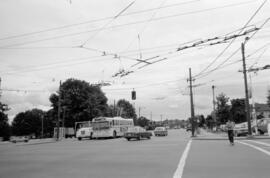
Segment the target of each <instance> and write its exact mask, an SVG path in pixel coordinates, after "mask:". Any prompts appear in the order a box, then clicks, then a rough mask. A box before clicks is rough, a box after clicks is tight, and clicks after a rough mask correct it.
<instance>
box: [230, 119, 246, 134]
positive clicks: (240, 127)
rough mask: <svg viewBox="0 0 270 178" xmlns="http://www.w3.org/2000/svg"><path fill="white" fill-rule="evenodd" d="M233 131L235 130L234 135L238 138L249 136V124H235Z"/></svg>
mask: <svg viewBox="0 0 270 178" xmlns="http://www.w3.org/2000/svg"><path fill="white" fill-rule="evenodd" d="M233 130H234V135H235V136H236V137H239V136H246V135H248V125H247V122H243V123H240V124H235V127H234V129H233Z"/></svg>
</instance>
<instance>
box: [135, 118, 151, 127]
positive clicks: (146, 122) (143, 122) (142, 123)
mask: <svg viewBox="0 0 270 178" xmlns="http://www.w3.org/2000/svg"><path fill="white" fill-rule="evenodd" d="M149 123H150V120H148V119H147V118H146V117H143V116H141V117H139V118H138V119H137V123H136V124H137V125H138V126H141V127H148V126H149Z"/></svg>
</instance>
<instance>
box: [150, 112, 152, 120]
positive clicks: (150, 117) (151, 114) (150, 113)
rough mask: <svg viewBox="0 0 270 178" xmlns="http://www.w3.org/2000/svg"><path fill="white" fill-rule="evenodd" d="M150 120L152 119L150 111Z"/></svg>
mask: <svg viewBox="0 0 270 178" xmlns="http://www.w3.org/2000/svg"><path fill="white" fill-rule="evenodd" d="M150 120H151V121H152V111H151V112H150Z"/></svg>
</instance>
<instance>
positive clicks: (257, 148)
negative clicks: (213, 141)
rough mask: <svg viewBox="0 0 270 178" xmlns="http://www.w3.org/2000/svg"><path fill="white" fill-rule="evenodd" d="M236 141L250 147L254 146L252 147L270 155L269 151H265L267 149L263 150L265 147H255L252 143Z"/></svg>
mask: <svg viewBox="0 0 270 178" xmlns="http://www.w3.org/2000/svg"><path fill="white" fill-rule="evenodd" d="M237 142H238V143H241V144H243V145H247V146H250V147H252V148H254V149H256V150H259V151H261V152H263V153H265V154H267V155H268V156H270V152H269V151H267V150H265V149H262V148H260V147H257V146H255V145H252V144H249V143H245V142H241V141H237Z"/></svg>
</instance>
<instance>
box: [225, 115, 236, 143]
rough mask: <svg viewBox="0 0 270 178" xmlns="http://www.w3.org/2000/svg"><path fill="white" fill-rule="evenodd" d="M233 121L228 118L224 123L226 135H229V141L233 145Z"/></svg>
mask: <svg viewBox="0 0 270 178" xmlns="http://www.w3.org/2000/svg"><path fill="white" fill-rule="evenodd" d="M234 126H235V123H234V122H233V121H232V120H231V119H229V120H228V122H227V123H226V127H227V130H228V137H229V141H230V143H231V145H234V138H233V136H234V133H233V129H234Z"/></svg>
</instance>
